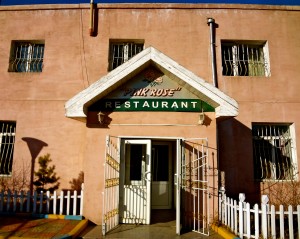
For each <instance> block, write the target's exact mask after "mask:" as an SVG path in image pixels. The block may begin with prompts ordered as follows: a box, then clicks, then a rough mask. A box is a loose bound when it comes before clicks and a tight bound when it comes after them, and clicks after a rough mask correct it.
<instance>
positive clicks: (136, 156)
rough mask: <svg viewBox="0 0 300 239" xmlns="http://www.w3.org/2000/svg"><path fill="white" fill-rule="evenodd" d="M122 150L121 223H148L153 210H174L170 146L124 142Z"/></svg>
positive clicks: (137, 141)
mask: <svg viewBox="0 0 300 239" xmlns="http://www.w3.org/2000/svg"><path fill="white" fill-rule="evenodd" d="M122 148H123V150H124V151H123V153H122V155H123V157H124V160H122V159H121V175H124V177H123V178H124V180H122V179H120V181H121V183H120V219H121V221H120V222H121V223H141V224H150V223H151V212H152V210H158V209H172V207H173V204H172V202H173V196H172V195H173V190H172V185H173V177H172V175H173V174H174V172H173V161H174V160H172V159H173V157H172V143H171V142H166V141H165V142H164V141H151V140H149V139H146V140H145V139H126V140H123V141H122ZM156 212H157V211H156Z"/></svg>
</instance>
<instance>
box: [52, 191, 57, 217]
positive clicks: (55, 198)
mask: <svg viewBox="0 0 300 239" xmlns="http://www.w3.org/2000/svg"><path fill="white" fill-rule="evenodd" d="M52 197H53V212H54V214H56V211H57V210H56V209H57V193H56V191H54V193H53V196H52Z"/></svg>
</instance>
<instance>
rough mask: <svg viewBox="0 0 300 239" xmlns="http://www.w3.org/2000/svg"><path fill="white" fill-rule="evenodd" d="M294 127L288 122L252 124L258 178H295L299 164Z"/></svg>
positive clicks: (255, 168)
mask: <svg viewBox="0 0 300 239" xmlns="http://www.w3.org/2000/svg"><path fill="white" fill-rule="evenodd" d="M292 129H293V127H292V125H288V124H285V125H284V124H253V125H252V139H253V155H254V170H255V178H256V179H258V180H293V179H295V176H296V166H297V165H296V161H295V157H296V156H295V155H296V154H295V147H294V138H293V137H292V135H293V130H292Z"/></svg>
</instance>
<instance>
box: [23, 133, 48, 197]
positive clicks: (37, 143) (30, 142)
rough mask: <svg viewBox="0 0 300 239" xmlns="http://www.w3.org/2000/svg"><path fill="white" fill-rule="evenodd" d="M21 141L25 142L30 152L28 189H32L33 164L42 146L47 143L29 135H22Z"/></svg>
mask: <svg viewBox="0 0 300 239" xmlns="http://www.w3.org/2000/svg"><path fill="white" fill-rule="evenodd" d="M22 140H23V141H25V142H26V143H27V146H28V148H29V151H30V154H31V170H30V191H33V184H32V183H33V177H34V165H35V160H36V158H37V156H38V155H39V153H40V152H41V150H42V149H43V147H46V146H48V144H47V143H45V142H44V141H42V140H39V139H35V138H30V137H23V138H22Z"/></svg>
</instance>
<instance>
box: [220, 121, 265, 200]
mask: <svg viewBox="0 0 300 239" xmlns="http://www.w3.org/2000/svg"><path fill="white" fill-rule="evenodd" d="M218 138H219V168H220V171H221V172H224V176H223V178H222V179H221V183H222V184H223V185H225V190H226V195H227V196H229V197H232V198H235V199H238V195H239V193H245V194H246V198H247V202H250V203H257V202H260V198H261V195H260V194H261V193H260V183H259V182H258V181H255V179H254V162H253V147H252V131H251V129H249V128H248V127H247V126H245V125H243V124H242V123H241V122H239V121H237V120H236V119H234V118H232V119H228V120H224V121H221V122H219V123H218Z"/></svg>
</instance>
